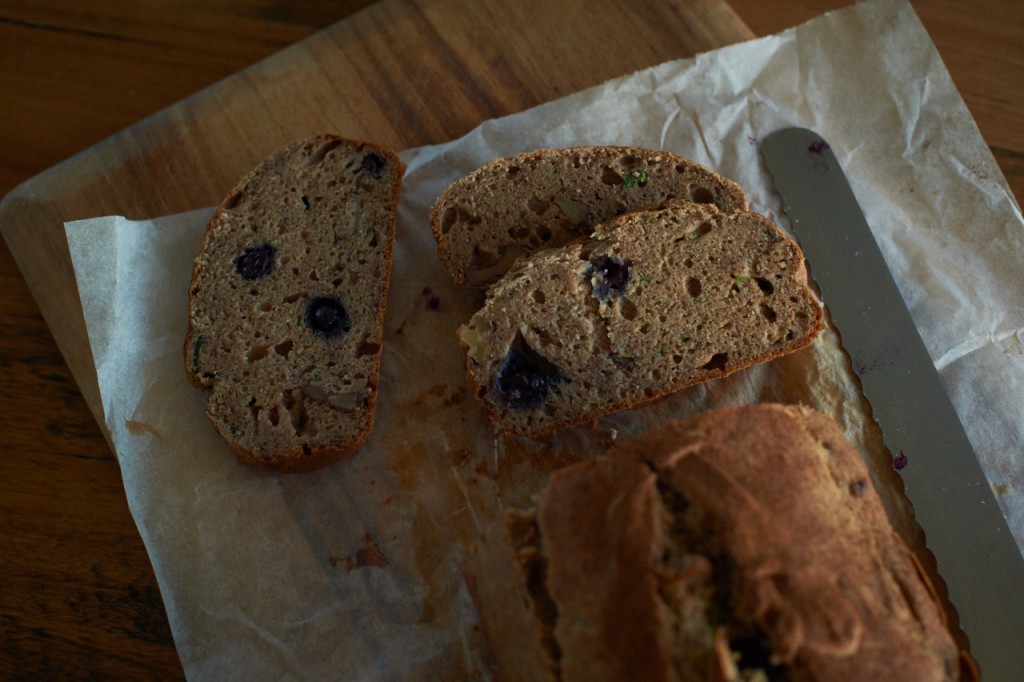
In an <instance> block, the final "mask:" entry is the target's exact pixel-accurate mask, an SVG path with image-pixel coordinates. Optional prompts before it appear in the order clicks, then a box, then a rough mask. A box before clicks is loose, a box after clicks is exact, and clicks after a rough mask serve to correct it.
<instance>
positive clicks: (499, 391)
mask: <svg viewBox="0 0 1024 682" xmlns="http://www.w3.org/2000/svg"><path fill="white" fill-rule="evenodd" d="M821 328H822V314H821V307H820V306H819V305H818V303H817V301H816V300H815V299H814V297H813V295H812V294H811V292H810V290H809V289H808V288H807V273H806V270H805V267H804V261H803V255H802V253H801V252H800V249H799V247H798V246H797V245H796V243H795V242H793V241H792V240H791V239H789V238H787V237H786V236H785V235H784V234H782V232H781V231H779V229H778V228H777V227H776V226H775V225H773V224H772V223H771V222H770V221H769V220H768V219H766V218H764V217H763V216H760V215H757V214H754V213H749V212H746V211H740V210H737V211H733V212H731V213H726V212H724V211H722V210H720V209H718V208H717V207H715V206H713V205H710V204H694V203H691V202H672V203H670V204H669V205H668V206H666V207H665V208H661V209H658V210H651V211H640V212H636V213H630V214H626V215H623V216H620V217H618V218H615V219H613V220H611V221H609V222H607V223H604V224H603V225H601V226H600V227H599V228H598V230H597V231H595V232H594V234H593V235H592V236H591V237H590V238H589V239H587V240H580V241H576V242H573V243H570V244H567V245H565V246H562V247H559V248H554V249H545V250H543V251H538V252H537V253H535V254H533V255H532V256H530V257H529V258H526V259H523V260H522V261H520V262H519V263H518V264H517V265H516V267H515V268H513V269H512V270H511V271H510V272H508V273H507V274H506V275H505V276H504V277H503V278H502V279H501V280H499V281H498V282H496V283H495V284H494V285H493V286H492V287H491V289H490V290H489V291H488V294H487V298H486V301H485V303H484V306H483V308H482V309H481V310H479V311H478V312H477V313H476V314H475V315H474V316H473V317H472V319H471V320H470V321H469V323H468V324H466V325H464V326H462V327H461V328H460V330H459V338H460V340H461V343H462V345H463V346H464V347H465V348H466V349H467V361H466V365H467V373H468V379H469V384H470V386H471V388H472V390H473V392H474V394H475V395H476V397H477V398H478V399H479V400H480V402H481V403H482V405H483V406H484V408H485V409H486V410H487V412H488V414H489V415H490V417H491V420H492V421H493V422H494V424H495V425H496V426H498V427H499V428H501V429H503V430H506V431H511V432H514V433H518V434H522V435H526V436H532V437H537V436H542V435H545V434H548V433H551V432H553V431H555V430H558V429H562V428H565V427H568V426H572V425H574V424H579V423H582V422H586V421H591V420H593V419H595V418H597V417H600V416H602V415H604V414H608V413H610V412H614V411H618V410H622V409H627V408H633V407H637V406H640V405H643V404H647V403H650V402H653V401H655V400H658V399H660V398H662V397H664V396H666V395H668V394H670V393H673V392H675V391H678V390H679V389H681V388H683V387H685V386H689V385H692V384H696V383H700V382H704V381H708V380H711V379H715V378H719V377H723V376H725V375H727V374H730V373H732V372H735V371H736V370H739V369H742V368H744V367H748V366H750V365H752V364H755V363H758V362H763V361H766V360H769V359H772V358H775V357H778V356H780V355H783V354H785V353H789V352H792V351H795V350H797V349H799V348H803V347H804V346H807V345H808V344H810V343H811V342H812V341H813V339H814V338H815V336H816V335H817V333H818V332H819V331H820V330H821Z"/></svg>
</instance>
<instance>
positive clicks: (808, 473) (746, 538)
mask: <svg viewBox="0 0 1024 682" xmlns="http://www.w3.org/2000/svg"><path fill="white" fill-rule="evenodd" d="M467 575H468V576H469V577H470V586H471V590H472V595H473V598H474V602H475V603H476V605H477V609H478V611H479V614H480V620H481V625H482V629H483V632H484V635H485V637H486V638H487V640H488V641H489V643H490V645H491V649H492V651H493V653H494V657H495V659H496V661H497V663H498V665H499V667H500V668H501V671H500V672H501V677H502V678H503V679H507V680H535V679H549V680H556V679H557V680H588V681H589V680H619V679H643V680H666V681H667V680H683V681H693V682H706V681H707V680H721V681H723V682H724V681H725V680H762V679H785V680H808V681H810V680H821V681H825V680H850V681H851V682H854V681H865V682H867V681H871V682H883V681H888V680H893V681H895V682H904V681H906V680H932V681H940V680H943V681H947V682H953V681H955V680H968V679H973V678H972V677H971V675H970V673H971V669H970V666H969V665H967V666H965V667H964V669H963V671H962V670H961V665H960V663H961V655H960V652H959V651H958V649H957V647H956V645H955V643H954V640H953V637H952V635H951V634H950V632H949V631H948V629H947V627H946V624H945V620H944V614H943V611H942V608H941V606H940V605H939V603H938V601H937V600H936V598H935V595H934V592H933V590H932V587H931V585H930V583H929V581H928V579H927V578H926V577H925V576H924V574H923V573H922V572H921V570H920V568H919V563H918V562H917V560H916V559H915V557H914V556H913V554H912V553H911V551H910V549H909V548H908V547H907V545H906V544H905V543H904V542H903V541H902V540H901V539H900V538H899V537H898V536H897V535H896V534H895V533H894V532H893V529H892V527H891V526H890V524H889V521H888V518H887V516H886V512H885V509H884V507H883V506H882V503H881V500H880V498H879V497H878V495H877V493H876V491H875V489H874V488H873V486H872V483H871V478H870V475H869V473H868V470H867V467H866V466H865V464H864V462H863V460H862V458H861V457H860V455H859V453H858V452H857V450H856V449H855V448H854V447H853V446H852V445H850V443H849V442H848V441H846V439H845V438H844V436H843V433H842V431H841V430H840V428H839V427H838V425H837V424H836V423H835V421H834V420H833V419H831V418H830V417H828V416H827V415H825V414H823V413H820V412H817V411H814V410H810V409H807V408H800V407H790V406H782V405H771V404H763V405H752V406H746V407H742V408H729V409H723V410H717V411H713V412H708V413H705V414H703V415H700V416H697V417H694V418H692V419H689V420H685V421H682V422H678V423H675V424H671V425H668V426H666V427H663V428H661V429H657V430H655V431H652V432H650V433H648V434H646V435H644V436H640V437H639V438H638V439H635V440H633V441H628V442H626V443H623V444H621V445H619V446H616V447H615V448H613V449H612V451H611V452H609V453H607V454H606V455H604V456H600V457H598V458H596V459H592V460H588V461H585V462H580V463H578V464H574V465H571V466H568V467H566V468H564V469H560V470H558V471H556V472H554V473H553V474H552V475H551V477H550V478H549V480H548V483H547V485H546V487H545V489H544V490H543V491H542V492H541V494H540V495H539V497H538V501H537V503H536V506H535V507H534V508H532V509H525V510H520V509H510V510H505V511H504V512H503V514H502V515H501V516H500V517H499V518H497V519H496V520H495V521H494V522H493V523H492V524H491V525H489V527H488V528H487V530H486V531H485V533H484V534H483V536H482V538H481V540H480V542H479V543H478V546H477V548H476V552H475V554H474V555H473V556H472V557H471V559H470V562H469V564H468V566H467ZM962 674H963V676H961V675H962Z"/></svg>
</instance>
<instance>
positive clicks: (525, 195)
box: [430, 147, 747, 287]
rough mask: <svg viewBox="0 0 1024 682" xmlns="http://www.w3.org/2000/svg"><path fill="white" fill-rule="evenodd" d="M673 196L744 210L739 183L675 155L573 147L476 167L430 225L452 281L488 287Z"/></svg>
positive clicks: (445, 198) (441, 201)
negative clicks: (539, 256)
mask: <svg viewBox="0 0 1024 682" xmlns="http://www.w3.org/2000/svg"><path fill="white" fill-rule="evenodd" d="M673 199H677V200H687V201H693V202H696V203H706V204H714V205H716V206H718V207H719V208H721V209H723V210H725V211H733V210H738V209H745V208H747V200H746V197H745V195H744V194H743V190H742V189H741V188H740V187H739V185H737V184H736V183H735V182H733V181H731V180H727V179H726V178H723V177H722V176H720V175H718V174H717V173H714V172H713V171H711V170H709V169H708V168H705V167H704V166H701V165H700V164H697V163H694V162H693V161H690V160H689V159H686V158H683V157H681V156H678V155H676V154H672V153H670V152H665V151H653V150H647V149H639V148H635V147H572V148H568V149H542V150H538V151H532V152H527V153H523V154H519V155H517V156H513V157H509V158H503V159H498V160H495V161H492V162H491V163H488V164H486V165H485V166H482V167H480V168H478V169H476V170H474V171H473V172H471V173H469V174H468V175H466V176H465V177H463V178H461V179H459V180H457V181H456V182H454V183H452V185H451V186H449V187H448V189H446V190H445V191H444V192H443V193H442V194H441V196H440V197H438V199H437V201H436V203H435V204H434V208H433V211H432V212H431V215H430V224H431V228H432V230H433V232H434V237H435V239H436V240H437V253H438V256H439V257H440V259H441V262H442V263H444V265H445V267H446V268H447V269H448V271H449V272H450V273H451V275H452V277H453V278H454V279H455V282H456V283H458V284H465V285H468V286H471V287H486V286H487V285H489V284H490V283H491V282H493V281H494V280H496V279H498V277H500V276H501V275H502V274H504V273H505V272H506V271H507V270H508V269H509V268H510V267H511V265H512V263H513V262H515V260H516V259H518V258H520V257H522V256H526V255H529V254H531V253H534V252H535V251H537V250H538V249H542V248H549V247H553V246H561V245H562V244H565V243H566V242H569V241H571V240H573V239H576V238H578V237H583V236H586V235H588V234H590V232H591V231H592V230H593V228H594V227H595V226H596V225H598V224H599V223H602V222H604V221H606V220H608V219H609V218H612V217H614V216H616V215H619V214H622V213H626V212H628V211H634V210H637V209H640V208H651V207H657V206H660V205H662V204H664V203H665V202H666V201H670V200H673Z"/></svg>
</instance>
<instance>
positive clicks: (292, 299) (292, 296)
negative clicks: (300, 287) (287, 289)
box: [282, 294, 302, 303]
mask: <svg viewBox="0 0 1024 682" xmlns="http://www.w3.org/2000/svg"><path fill="white" fill-rule="evenodd" d="M300 298H302V294H289V295H287V296H285V297H284V298H283V299H282V300H283V301H284V302H285V303H295V302H296V301H297V300H299V299H300Z"/></svg>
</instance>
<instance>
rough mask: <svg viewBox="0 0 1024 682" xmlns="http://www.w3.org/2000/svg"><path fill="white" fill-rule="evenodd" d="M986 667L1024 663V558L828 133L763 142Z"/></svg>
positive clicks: (1009, 671)
mask: <svg viewBox="0 0 1024 682" xmlns="http://www.w3.org/2000/svg"><path fill="white" fill-rule="evenodd" d="M760 150H761V155H762V157H763V159H764V163H765V167H766V168H767V170H768V173H769V174H770V175H771V178H772V180H773V182H774V184H775V190H776V191H777V192H778V194H779V195H780V196H781V198H782V202H783V207H784V210H785V212H786V214H787V215H788V216H789V218H790V220H791V222H792V230H793V232H794V234H795V236H796V237H797V240H798V242H799V243H800V246H801V248H802V249H803V252H804V256H805V257H806V259H807V262H808V266H809V271H810V274H811V277H812V278H813V279H814V281H815V282H816V283H817V285H818V287H819V291H820V292H821V298H822V301H823V303H824V305H825V306H826V308H828V311H829V315H830V317H831V319H832V322H833V324H834V325H835V327H836V328H837V329H838V330H839V332H840V335H841V338H842V344H843V347H844V348H845V349H846V351H847V353H848V354H849V356H850V360H851V362H852V364H853V368H854V371H855V372H856V374H857V375H858V378H859V379H860V382H861V387H862V391H863V393H864V396H865V397H866V398H867V400H868V402H869V403H870V404H871V408H872V413H873V417H874V419H875V421H876V422H878V425H879V427H880V428H881V430H882V436H883V439H884V441H885V444H886V446H887V447H888V449H889V451H890V453H892V455H893V458H894V466H895V467H896V468H897V469H899V473H900V475H901V477H902V479H903V482H904V485H905V492H906V495H907V497H908V498H909V500H910V502H911V505H912V506H913V508H914V515H915V518H916V520H917V522H918V523H919V524H920V525H921V527H922V528H923V529H924V532H925V539H926V543H927V545H928V549H929V550H930V551H931V552H932V554H933V555H934V556H935V559H936V561H937V565H938V572H939V575H940V577H941V578H942V579H943V581H944V582H945V583H946V588H947V591H948V598H949V600H950V602H952V604H953V606H954V607H955V608H956V610H957V614H958V616H959V622H960V627H961V628H962V629H963V631H964V632H965V633H966V635H967V637H968V639H969V643H970V652H971V655H972V657H973V658H974V659H975V661H976V662H977V663H978V665H979V667H980V669H981V672H982V675H983V677H984V679H988V680H1013V679H1022V678H1021V675H1024V558H1022V556H1021V553H1020V550H1019V549H1018V547H1017V544H1016V542H1015V541H1014V538H1013V536H1012V534H1011V533H1010V529H1009V526H1008V525H1007V523H1006V519H1005V518H1004V517H1003V514H1002V512H1001V511H1000V509H999V505H998V503H997V502H996V499H995V495H994V493H993V492H992V489H991V487H990V486H989V483H988V481H987V479H986V477H985V474H984V472H983V470H982V468H981V465H980V463H979V461H978V458H977V455H976V454H975V452H974V449H973V448H972V446H971V443H970V441H969V440H968V438H967V434H966V433H965V432H964V429H963V425H962V424H961V422H960V419H959V417H958V416H957V413H956V410H955V409H954V407H953V404H952V402H951V401H950V399H949V396H948V395H947V394H946V391H945V389H944V387H943V385H942V382H941V379H940V378H939V375H938V372H937V371H936V369H935V365H934V363H933V362H932V359H931V357H930V356H929V354H928V351H927V349H926V348H925V345H924V342H923V341H922V339H921V336H920V334H919V333H918V331H917V327H916V326H915V324H914V321H913V319H912V317H911V315H910V312H909V311H908V310H907V307H906V305H905V303H904V301H903V297H902V295H901V294H900V291H899V288H898V287H897V285H896V283H895V281H894V279H893V277H892V274H891V272H890V271H889V268H888V266H887V265H886V262H885V259H884V257H883V255H882V252H881V250H880V249H879V247H878V244H877V242H876V241H875V238H874V236H873V234H872V232H871V228H870V226H869V225H868V223H867V220H866V219H865V218H864V214H863V212H862V211H861V208H860V206H859V204H858V203H857V199H856V197H855V195H854V193H853V190H852V189H851V187H850V185H849V183H848V182H847V179H846V176H845V174H844V173H843V170H842V168H841V167H840V165H839V162H838V161H837V160H836V157H835V154H834V153H833V152H832V150H831V147H830V146H829V144H828V143H827V142H826V141H825V140H824V139H823V138H822V137H821V136H820V135H818V134H816V133H814V132H813V131H810V130H807V129H804V128H787V129H784V130H780V131H777V132H774V133H772V134H771V135H769V136H768V137H766V138H765V139H764V140H763V142H762V144H761V148H760Z"/></svg>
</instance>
